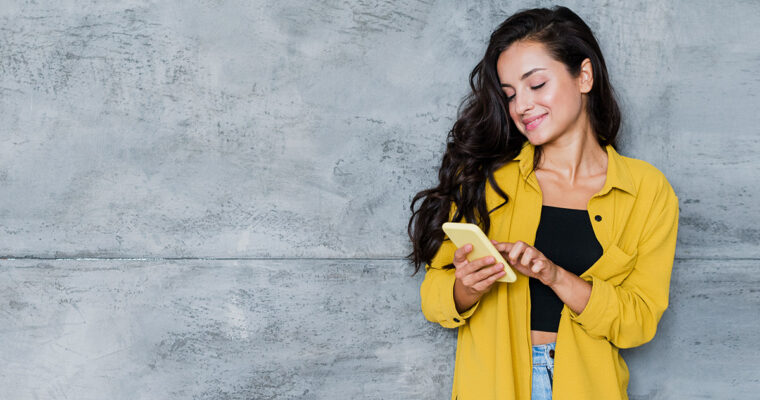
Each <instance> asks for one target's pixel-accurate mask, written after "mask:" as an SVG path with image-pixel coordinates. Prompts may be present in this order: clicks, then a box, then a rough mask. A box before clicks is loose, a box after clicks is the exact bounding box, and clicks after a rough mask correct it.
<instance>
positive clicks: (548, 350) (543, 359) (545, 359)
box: [533, 342, 557, 365]
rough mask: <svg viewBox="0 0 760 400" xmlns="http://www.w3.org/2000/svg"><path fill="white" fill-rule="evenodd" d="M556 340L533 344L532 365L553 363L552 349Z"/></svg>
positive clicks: (553, 349)
mask: <svg viewBox="0 0 760 400" xmlns="http://www.w3.org/2000/svg"><path fill="white" fill-rule="evenodd" d="M556 346H557V342H551V343H547V344H537V345H534V346H533V365H554V351H555V347H556Z"/></svg>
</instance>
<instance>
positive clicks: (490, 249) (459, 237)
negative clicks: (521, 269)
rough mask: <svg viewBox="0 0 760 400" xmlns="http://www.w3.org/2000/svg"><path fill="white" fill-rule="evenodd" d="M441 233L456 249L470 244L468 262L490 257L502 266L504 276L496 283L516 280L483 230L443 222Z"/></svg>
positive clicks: (468, 225)
mask: <svg viewBox="0 0 760 400" xmlns="http://www.w3.org/2000/svg"><path fill="white" fill-rule="evenodd" d="M443 231H444V232H445V233H446V235H448V237H449V239H451V241H452V242H453V243H454V245H455V246H457V248H459V247H462V246H464V245H466V244H467V243H471V244H472V251H470V252H469V253H468V254H467V259H468V260H469V261H474V260H477V259H478V258H481V257H487V256H492V257H493V258H494V260H496V263H501V264H502V265H504V271H506V275H504V276H502V277H501V278H499V279H497V280H496V281H497V282H507V283H509V282H514V281H515V280H517V276H516V275H515V272H514V271H513V270H512V267H511V266H510V265H509V264H507V262H506V261H505V260H504V257H502V256H501V253H499V251H498V250H496V247H494V245H493V243H491V240H490V239H488V237H487V236H486V234H485V233H483V230H482V229H480V227H479V226H477V225H475V224H469V223H462V222H445V223H444V224H443Z"/></svg>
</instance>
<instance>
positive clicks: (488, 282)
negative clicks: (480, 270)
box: [473, 268, 506, 292]
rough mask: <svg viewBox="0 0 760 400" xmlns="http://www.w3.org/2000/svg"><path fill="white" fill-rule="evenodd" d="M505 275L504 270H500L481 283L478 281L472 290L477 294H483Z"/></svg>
mask: <svg viewBox="0 0 760 400" xmlns="http://www.w3.org/2000/svg"><path fill="white" fill-rule="evenodd" d="M505 274H506V273H505V272H504V269H503V268H502V269H501V272H497V273H495V274H491V275H490V276H489V277H487V278H486V279H483V280H482V281H480V282H478V283H476V284H475V285H473V289H475V290H477V291H479V292H483V291H485V290H486V289H488V288H489V287H491V286H492V285H493V284H494V282H496V280H497V279H499V278H501V277H502V276H504V275H505Z"/></svg>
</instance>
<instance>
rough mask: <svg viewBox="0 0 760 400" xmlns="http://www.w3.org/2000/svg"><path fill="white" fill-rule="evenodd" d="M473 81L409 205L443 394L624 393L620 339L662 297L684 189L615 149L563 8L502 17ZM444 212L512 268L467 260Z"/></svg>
mask: <svg viewBox="0 0 760 400" xmlns="http://www.w3.org/2000/svg"><path fill="white" fill-rule="evenodd" d="M470 86H471V88H472V93H471V94H470V95H469V96H468V98H467V99H465V101H464V103H463V106H462V107H461V108H460V110H459V113H458V114H459V115H458V119H457V121H456V123H455V124H454V126H453V128H452V129H451V131H450V132H449V138H448V143H447V147H446V151H445V154H444V155H443V162H442V165H441V168H440V170H439V180H440V183H439V184H438V186H437V187H435V188H432V189H428V190H423V191H421V192H420V193H418V194H417V195H416V196H415V197H414V200H413V201H412V205H411V209H412V217H411V220H410V221H409V235H410V237H411V240H412V244H413V252H412V253H411V254H410V255H409V257H410V259H411V260H412V261H413V263H414V265H415V273H416V272H418V271H419V270H420V267H421V266H422V265H423V264H424V265H425V277H424V280H423V282H422V286H421V289H420V295H421V301H422V302H421V306H422V312H423V314H424V315H425V317H426V318H427V319H428V320H429V321H432V322H437V323H439V324H440V325H442V326H444V327H447V328H458V336H457V349H456V359H455V368H454V382H453V387H452V396H451V397H452V399H458V400H488V399H504V400H506V399H520V400H524V399H531V398H532V399H550V398H553V399H556V400H562V399H573V400H579V399H594V400H599V399H605V400H608V399H627V398H628V395H627V392H626V389H627V386H628V379H629V371H628V368H627V366H626V363H625V362H624V361H623V359H622V357H621V356H620V354H619V349H620V348H630V347H634V346H639V345H641V344H644V343H646V342H648V341H650V340H651V339H652V338H653V336H654V334H655V331H656V328H657V324H658V322H659V320H660V317H661V316H662V314H663V312H664V311H665V309H666V308H667V305H668V293H669V286H670V275H671V270H672V266H673V258H674V254H675V247H676V234H677V230H678V214H679V210H678V197H677V196H676V194H675V192H674V190H673V188H672V187H671V185H670V184H669V182H668V181H667V179H666V178H665V176H664V175H663V174H662V173H661V172H660V171H659V170H658V169H657V168H655V167H654V166H652V165H651V164H649V163H647V162H645V161H642V160H638V159H634V158H630V157H625V156H622V155H620V154H618V153H617V151H616V143H615V139H616V136H617V133H618V128H619V126H620V111H619V108H618V105H617V102H616V101H615V98H614V95H613V91H612V87H611V86H610V82H609V78H608V76H607V68H606V66H605V62H604V58H603V57H602V53H601V50H600V49H599V45H598V44H597V41H596V39H595V38H594V35H593V33H592V32H591V30H590V29H589V27H588V26H587V25H586V24H585V23H584V22H583V21H582V20H581V18H580V17H578V16H577V15H576V14H575V13H573V12H572V11H570V10H569V9H567V8H564V7H555V8H553V9H532V10H527V11H522V12H519V13H517V14H515V15H512V16H511V17H509V18H508V19H506V20H505V21H504V22H503V23H502V24H501V25H500V26H499V27H498V28H497V29H496V30H495V31H494V32H493V33H492V35H491V39H490V42H489V45H488V48H487V49H486V52H485V56H484V57H483V59H482V60H481V61H480V62H479V63H478V64H477V66H476V67H475V69H474V70H473V71H472V73H471V74H470ZM663 134H666V133H665V132H663ZM421 199H424V200H423V201H422V203H421V206H420V208H419V209H418V210H416V211H415V204H416V203H417V201H418V200H421ZM446 221H455V222H470V223H476V224H478V225H479V226H480V227H481V229H483V231H484V232H486V234H487V235H488V236H489V237H490V238H491V239H492V242H493V243H494V244H495V246H496V247H497V249H498V250H499V251H500V252H501V253H502V254H503V255H504V258H505V259H506V260H507V262H508V263H509V264H510V266H511V267H512V268H513V269H514V270H515V271H516V272H517V277H518V279H517V280H516V281H515V282H512V283H502V282H497V281H496V280H497V279H499V278H500V277H502V276H504V266H503V265H500V264H494V260H493V259H491V258H490V257H484V258H480V259H476V260H470V261H468V260H467V253H468V252H469V251H471V246H470V245H466V246H463V247H462V248H456V247H455V246H454V244H453V243H451V241H450V240H448V239H447V238H446V237H445V235H444V233H443V231H442V230H441V225H442V224H443V223H444V222H446Z"/></svg>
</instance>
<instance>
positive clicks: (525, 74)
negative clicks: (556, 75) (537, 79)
mask: <svg viewBox="0 0 760 400" xmlns="http://www.w3.org/2000/svg"><path fill="white" fill-rule="evenodd" d="M545 69H546V68H533V69H532V70H530V71H528V72H526V73H524V74H523V76H521V77H520V80H523V79H525V78H527V77H529V76H530V75H531V74H533V73H534V72H536V71H543V70H545ZM505 86H509V87H512V85H510V84H508V83H502V84H501V87H505Z"/></svg>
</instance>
